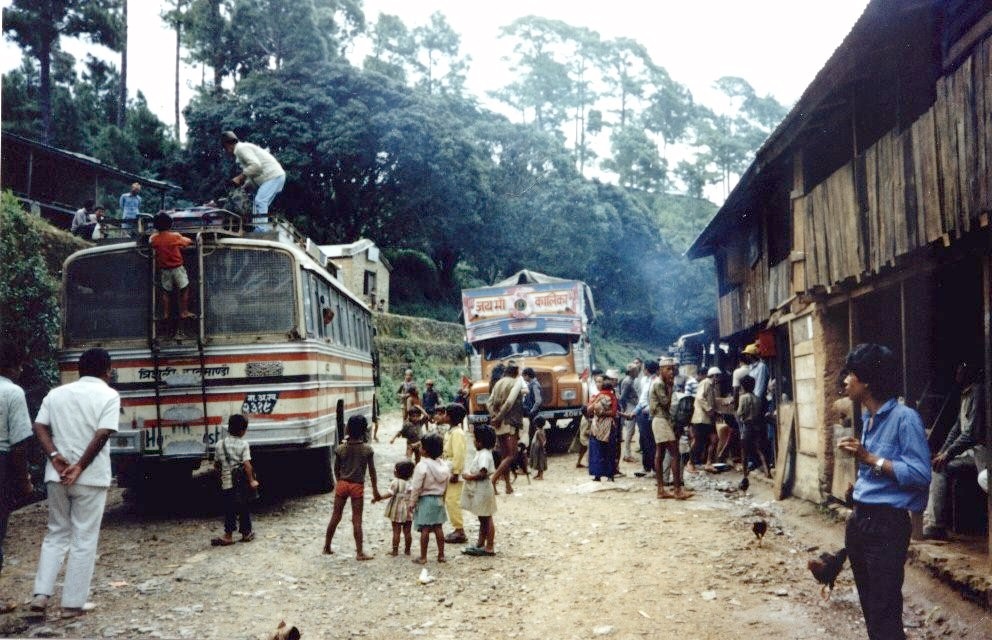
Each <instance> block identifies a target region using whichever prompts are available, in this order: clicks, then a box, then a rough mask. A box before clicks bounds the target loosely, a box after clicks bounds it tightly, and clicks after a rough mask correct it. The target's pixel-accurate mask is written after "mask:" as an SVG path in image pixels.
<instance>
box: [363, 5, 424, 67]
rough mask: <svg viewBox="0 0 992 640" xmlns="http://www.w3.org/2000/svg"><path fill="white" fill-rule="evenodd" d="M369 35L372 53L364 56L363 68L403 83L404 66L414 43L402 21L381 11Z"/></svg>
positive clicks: (413, 48)
mask: <svg viewBox="0 0 992 640" xmlns="http://www.w3.org/2000/svg"><path fill="white" fill-rule="evenodd" d="M369 37H370V38H371V40H372V53H371V54H369V55H368V56H366V57H365V61H364V63H363V65H362V66H363V67H364V69H365V70H366V71H374V72H376V73H381V74H382V75H384V76H387V77H389V78H392V79H393V80H396V81H398V82H403V83H405V82H406V76H407V71H406V66H407V64H408V62H409V61H410V60H411V59H412V58H413V55H414V50H415V49H416V45H415V43H414V39H413V36H412V35H411V34H410V31H409V29H407V27H406V25H405V24H403V21H402V20H400V18H399V16H394V15H391V14H388V13H381V14H379V19H378V20H376V22H375V25H373V27H372V32H371V33H370V34H369Z"/></svg>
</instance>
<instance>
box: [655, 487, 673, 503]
mask: <svg viewBox="0 0 992 640" xmlns="http://www.w3.org/2000/svg"><path fill="white" fill-rule="evenodd" d="M674 497H675V494H674V493H672V492H671V491H669V490H668V489H658V499H659V500H671V499H672V498H674Z"/></svg>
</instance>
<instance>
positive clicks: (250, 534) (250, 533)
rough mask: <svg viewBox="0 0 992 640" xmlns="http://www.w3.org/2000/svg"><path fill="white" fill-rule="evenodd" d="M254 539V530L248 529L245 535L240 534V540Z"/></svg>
mask: <svg viewBox="0 0 992 640" xmlns="http://www.w3.org/2000/svg"><path fill="white" fill-rule="evenodd" d="M254 539H255V532H254V531H249V532H248V533H246V534H245V535H243V536H241V542H251V541H252V540H254Z"/></svg>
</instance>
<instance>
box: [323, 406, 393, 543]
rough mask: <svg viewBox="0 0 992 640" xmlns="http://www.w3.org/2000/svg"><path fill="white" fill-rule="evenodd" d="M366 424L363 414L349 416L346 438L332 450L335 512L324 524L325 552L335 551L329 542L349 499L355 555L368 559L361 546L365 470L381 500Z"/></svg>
mask: <svg viewBox="0 0 992 640" xmlns="http://www.w3.org/2000/svg"><path fill="white" fill-rule="evenodd" d="M368 426H369V423H368V421H367V420H366V419H365V416H351V417H350V418H348V429H347V431H348V441H347V442H345V443H344V444H339V445H338V447H337V449H335V450H334V478H335V480H336V481H337V484H336V485H335V487H334V512H333V513H332V514H331V521H330V522H328V523H327V534H326V536H325V537H324V553H328V554H330V553H334V551H333V550H332V549H331V541H332V540H333V539H334V531H335V530H336V529H337V528H338V524H339V523H340V522H341V516H342V514H343V513H344V505H345V503H346V502H347V501H348V499H349V498H351V529H352V531H353V532H354V534H355V558H356V559H358V560H371V559H372V556H367V555H365V550H364V549H363V548H362V508H363V506H364V503H363V500H364V499H365V472H366V470H367V471H368V474H369V480H370V481H371V483H372V500H373V502H374V501H376V500H380V499H381V497H382V496H380V495H379V487H378V486H377V480H376V475H375V463H374V462H373V460H372V447H370V446H369V445H367V444H365V433H366V431H367V430H368Z"/></svg>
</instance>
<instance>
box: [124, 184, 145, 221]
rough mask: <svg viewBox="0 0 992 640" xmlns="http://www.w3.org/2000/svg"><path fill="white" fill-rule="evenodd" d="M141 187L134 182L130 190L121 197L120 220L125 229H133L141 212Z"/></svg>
mask: <svg viewBox="0 0 992 640" xmlns="http://www.w3.org/2000/svg"><path fill="white" fill-rule="evenodd" d="M140 193H141V185H140V184H138V183H137V182H135V183H134V184H132V185H131V190H130V191H129V192H127V193H125V194H124V195H122V196H121V200H120V205H121V218H122V219H123V220H124V226H125V227H133V226H134V224H135V221H136V220H137V219H138V214H139V213H140V212H141V196H140V195H139V194H140Z"/></svg>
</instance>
